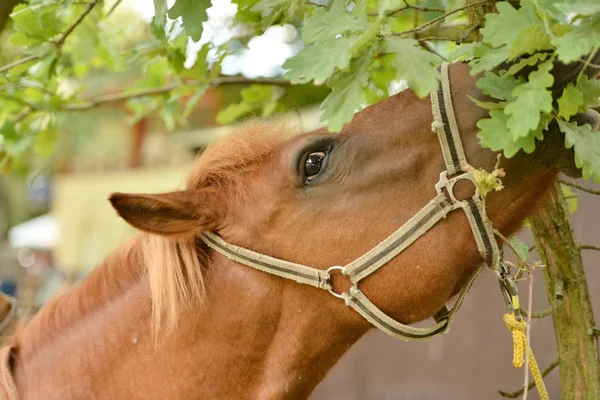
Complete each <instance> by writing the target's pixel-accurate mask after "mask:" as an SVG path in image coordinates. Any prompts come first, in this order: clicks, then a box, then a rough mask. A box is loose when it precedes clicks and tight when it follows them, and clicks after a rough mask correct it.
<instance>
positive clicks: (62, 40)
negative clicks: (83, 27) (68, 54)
mask: <svg viewBox="0 0 600 400" xmlns="http://www.w3.org/2000/svg"><path fill="white" fill-rule="evenodd" d="M101 1H102V0H95V1H93V2H91V3H90V4H89V5H88V6H87V8H86V9H85V10H84V11H83V12H82V13H81V14H80V15H79V17H78V18H77V19H76V20H75V22H73V23H72V24H71V26H69V27H68V28H67V30H66V31H65V32H64V33H63V34H62V36H61V37H60V39H58V41H57V42H56V47H58V49H60V48H61V47H62V46H63V45H64V44H65V40H67V38H68V37H69V35H70V34H71V33H73V31H74V30H75V28H77V26H78V25H79V24H80V23H81V22H82V21H83V19H84V18H85V17H86V16H87V15H88V14H89V13H91V12H92V10H93V9H94V7H96V5H98V3H100V2H101Z"/></svg>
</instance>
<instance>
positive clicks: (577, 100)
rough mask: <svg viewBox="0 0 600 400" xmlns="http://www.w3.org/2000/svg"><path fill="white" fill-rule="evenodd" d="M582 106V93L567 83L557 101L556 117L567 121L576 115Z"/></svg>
mask: <svg viewBox="0 0 600 400" xmlns="http://www.w3.org/2000/svg"><path fill="white" fill-rule="evenodd" d="M582 105H583V93H582V92H581V91H580V90H579V89H576V88H575V86H573V84H572V83H569V85H568V86H567V87H566V88H565V90H564V91H563V94H562V96H561V97H560V99H558V116H559V117H562V118H563V119H565V120H568V119H569V118H571V116H573V115H575V114H576V113H577V110H579V108H580V107H581V106H582Z"/></svg>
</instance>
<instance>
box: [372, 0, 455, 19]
mask: <svg viewBox="0 0 600 400" xmlns="http://www.w3.org/2000/svg"><path fill="white" fill-rule="evenodd" d="M404 10H417V11H425V12H428V11H433V12H446V9H445V8H441V7H425V6H418V5H413V4H409V3H408V2H407V1H404V5H403V6H401V7H398V8H395V9H393V10H389V11H388V12H386V15H394V14H396V13H399V12H401V11H404ZM367 15H369V16H377V15H379V14H378V13H369V14H367Z"/></svg>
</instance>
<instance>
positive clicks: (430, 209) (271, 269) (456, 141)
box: [200, 63, 520, 340]
mask: <svg viewBox="0 0 600 400" xmlns="http://www.w3.org/2000/svg"><path fill="white" fill-rule="evenodd" d="M440 69H441V78H442V79H441V85H440V88H439V90H438V91H437V93H432V94H431V106H432V110H433V118H434V121H433V124H432V130H434V131H435V132H437V135H438V139H439V142H440V145H441V148H442V153H443V156H444V162H445V164H446V171H444V172H442V173H441V174H440V180H439V181H438V183H436V185H435V189H436V192H437V196H436V197H434V198H433V200H431V201H430V202H429V203H427V204H426V205H425V206H424V207H423V208H422V209H421V210H420V211H419V212H417V213H416V214H415V215H414V216H413V217H412V218H411V219H410V220H408V221H407V222H406V223H405V224H404V225H402V226H401V227H400V228H399V229H398V230H397V231H396V232H394V233H392V234H391V235H390V236H389V237H388V238H387V239H385V240H384V241H383V242H381V243H380V244H378V245H377V246H375V247H374V248H373V249H371V250H370V251H369V252H367V253H365V254H364V255H362V256H361V257H360V258H358V259H356V260H354V261H352V262H351V263H350V264H347V265H346V266H343V267H342V266H333V267H330V268H328V269H327V270H319V269H316V268H313V267H309V266H306V265H302V264H297V263H293V262H290V261H285V260H281V259H278V258H274V257H270V256H267V255H264V254H260V253H257V252H255V251H252V250H248V249H245V248H242V247H239V246H235V245H232V244H229V243H227V242H225V241H224V240H223V239H222V238H221V237H220V236H218V235H215V234H214V233H211V232H205V233H203V234H201V236H200V238H201V239H202V240H203V241H204V243H206V245H208V246H209V247H210V248H212V249H213V250H215V251H217V252H219V253H221V254H223V255H225V256H226V257H227V258H229V259H231V260H233V261H236V262H238V263H240V264H244V265H247V266H249V267H252V268H255V269H258V270H260V271H264V272H268V273H270V274H273V275H277V276H280V277H282V278H287V279H292V280H295V281H296V282H299V283H304V284H307V285H311V286H314V287H317V288H319V289H324V290H327V291H329V292H330V293H331V294H332V295H334V296H335V297H339V298H342V299H344V301H345V302H346V305H348V306H350V307H352V308H353V309H354V310H356V312H358V313H359V314H360V315H362V316H363V317H364V318H365V319H366V320H367V321H369V322H370V323H371V324H373V325H374V326H375V327H377V328H378V329H380V330H382V331H384V332H385V333H387V334H389V335H391V336H394V337H397V338H400V339H404V340H424V339H429V338H431V337H434V336H437V335H439V334H442V333H445V332H447V331H448V329H449V326H450V322H451V321H452V319H453V317H454V314H455V313H456V312H457V311H458V309H459V308H460V306H461V305H462V302H463V300H464V298H465V296H466V294H467V292H468V291H469V289H470V288H471V285H472V284H473V281H474V280H475V277H476V276H477V274H478V272H479V268H477V269H475V271H474V272H473V274H472V275H471V276H470V278H469V280H468V282H467V284H466V285H465V286H464V287H463V288H462V290H461V291H460V293H459V294H458V297H457V300H456V302H455V303H454V305H453V306H452V308H450V309H448V308H447V307H446V306H444V307H442V309H441V310H440V311H438V312H437V313H436V314H435V315H434V317H433V318H434V319H435V322H436V323H435V324H434V325H433V326H430V327H427V328H420V327H412V326H408V325H405V324H402V323H400V322H398V321H396V320H394V319H393V318H391V317H389V316H388V315H386V314H385V313H384V312H383V311H382V310H380V309H379V308H378V307H377V306H376V305H375V304H373V302H371V301H370V300H369V299H368V298H367V297H366V296H365V295H364V294H363V293H362V292H361V290H360V289H359V287H358V286H359V282H360V281H361V280H362V279H364V278H366V277H367V276H369V275H371V274H373V273H374V272H375V271H377V270H378V269H379V268H381V267H382V266H383V265H385V264H387V263H388V262H389V261H390V260H392V259H393V258H394V257H396V256H397V255H398V254H400V253H401V252H402V251H403V250H404V249H406V248H407V247H408V246H410V245H411V244H412V243H414V242H415V241H416V240H417V239H418V238H419V237H421V236H422V235H423V234H425V233H426V232H427V231H428V230H429V229H431V228H432V227H433V226H434V225H435V224H436V223H437V222H439V221H440V220H441V219H442V218H445V217H446V215H447V214H448V213H449V212H452V211H454V210H458V209H462V210H463V211H464V212H465V214H466V216H467V220H468V221H469V225H470V226H471V231H472V233H473V236H474V237H475V241H476V242H477V248H478V250H479V253H480V254H481V257H482V259H483V260H484V262H485V264H486V265H487V266H488V267H490V268H491V269H492V270H493V271H494V273H495V274H496V275H497V277H498V279H499V281H500V287H501V289H502V293H503V296H504V300H505V302H506V304H507V308H508V310H509V312H511V313H515V315H516V316H517V318H520V315H519V313H518V310H519V305H518V300H517V292H516V286H515V284H514V281H513V279H512V276H511V275H510V273H509V271H508V270H507V268H506V267H505V266H504V263H503V262H502V253H501V251H500V249H499V247H498V243H497V242H496V240H495V238H494V232H493V228H492V224H491V222H490V220H489V219H488V218H487V214H486V212H485V202H484V200H483V198H482V196H481V195H480V193H479V190H477V184H476V181H475V178H474V177H473V174H472V173H471V172H469V171H468V166H469V164H468V163H467V160H466V157H465V153H464V150H463V146H462V142H461V139H460V133H459V131H458V125H457V124H456V118H455V115H454V109H453V106H452V97H451V91H450V79H449V76H448V64H446V63H444V64H442V66H441V68H440ZM462 180H468V181H471V182H472V183H473V184H474V185H475V188H476V190H475V194H474V195H473V196H472V197H471V198H468V199H466V200H458V199H457V198H456V197H455V195H454V192H453V188H454V185H455V184H456V183H457V182H459V181H462ZM445 192H446V193H445ZM338 270H339V271H340V272H341V273H342V274H343V275H345V276H346V277H348V278H349V279H350V281H351V282H352V285H353V286H352V287H351V288H350V289H349V290H348V291H347V292H344V293H341V294H338V293H335V292H334V291H333V289H332V285H331V273H332V272H333V271H338Z"/></svg>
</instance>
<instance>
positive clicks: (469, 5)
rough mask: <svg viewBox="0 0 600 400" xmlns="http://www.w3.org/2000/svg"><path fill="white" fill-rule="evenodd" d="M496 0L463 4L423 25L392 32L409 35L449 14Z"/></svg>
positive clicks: (441, 19) (482, 0)
mask: <svg viewBox="0 0 600 400" xmlns="http://www.w3.org/2000/svg"><path fill="white" fill-rule="evenodd" d="M494 1H495V0H481V1H478V2H475V3H472V4H468V5H466V6H463V7H459V8H457V9H455V10H452V11H450V12H447V13H446V14H444V15H440V16H439V17H435V18H433V19H431V20H429V21H427V22H425V23H424V24H421V25H419V26H416V27H414V28H413V29H409V30H406V31H402V32H397V33H392V36H404V35H407V34H409V33H417V32H420V31H422V30H423V29H425V28H427V27H428V26H431V25H434V24H437V23H439V22H441V21H443V20H444V19H446V17H449V16H450V15H452V14H456V13H458V12H460V11H463V10H466V9H468V8H471V7H476V6H479V5H481V4H484V3H489V2H494Z"/></svg>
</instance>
